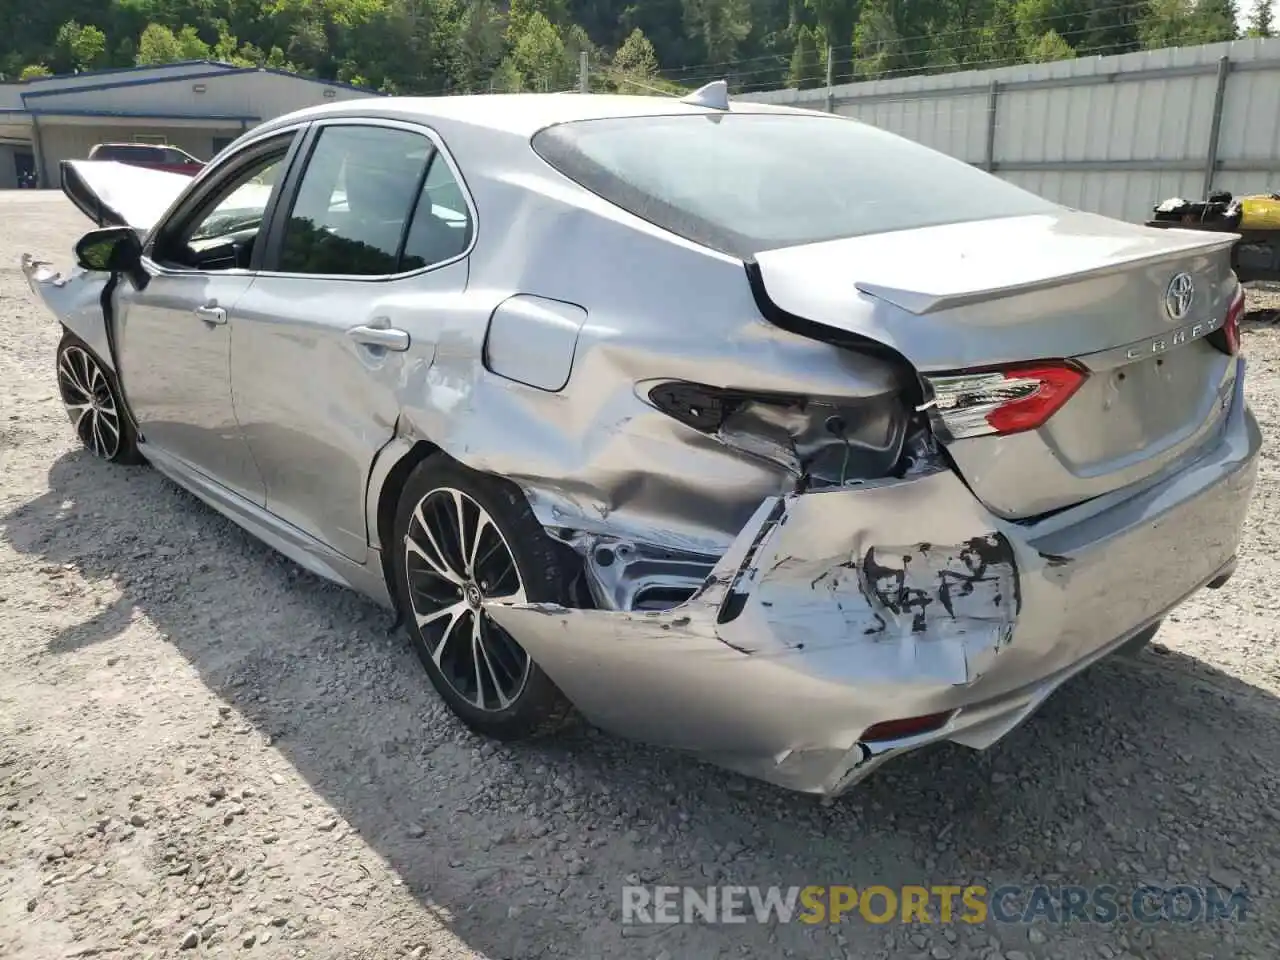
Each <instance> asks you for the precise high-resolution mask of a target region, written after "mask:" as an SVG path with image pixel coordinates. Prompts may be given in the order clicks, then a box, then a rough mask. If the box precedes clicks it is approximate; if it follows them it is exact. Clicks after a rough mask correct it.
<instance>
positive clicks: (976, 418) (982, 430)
mask: <svg viewBox="0 0 1280 960" xmlns="http://www.w3.org/2000/svg"><path fill="white" fill-rule="evenodd" d="M1088 375H1089V374H1088V371H1086V370H1085V369H1084V368H1082V367H1080V366H1077V365H1076V364H1074V363H1069V362H1066V361H1041V362H1038V363H1028V364H1019V365H1017V366H1011V367H1005V368H1003V369H999V370H983V371H975V372H973V373H961V374H949V375H947V376H939V377H929V378H928V380H929V384H930V386H932V387H933V394H934V401H933V404H932V406H933V409H934V411H935V414H936V416H935V421H936V425H937V426H940V427H941V428H942V431H943V432H945V433H946V434H947V436H945V437H943V438H942V439H944V440H947V439H950V440H962V439H964V438H965V437H980V436H984V435H986V434H992V433H996V434H1010V433H1021V432H1022V431H1024V430H1034V429H1036V428H1037V427H1040V426H1042V425H1043V424H1044V423H1045V421H1047V420H1048V419H1049V418H1050V417H1051V416H1053V415H1054V414H1055V413H1057V412H1058V410H1060V409H1061V408H1062V405H1063V404H1064V403H1066V402H1067V401H1068V400H1070V399H1071V395H1072V394H1074V393H1075V392H1076V391H1077V390H1078V389H1080V385H1081V384H1082V383H1084V381H1085V378H1086V377H1088Z"/></svg>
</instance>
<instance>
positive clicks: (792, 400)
mask: <svg viewBox="0 0 1280 960" xmlns="http://www.w3.org/2000/svg"><path fill="white" fill-rule="evenodd" d="M648 397H649V402H650V403H652V404H653V405H654V406H655V407H657V408H658V409H659V410H661V411H662V412H663V413H665V414H666V415H667V416H669V417H672V418H674V419H676V420H678V421H680V422H681V423H683V424H685V425H686V426H689V427H693V428H694V429H695V430H698V431H700V432H702V433H705V434H708V435H711V436H714V437H716V439H718V440H720V441H721V442H722V443H724V444H725V445H726V446H730V447H733V448H734V449H736V450H740V451H742V452H743V453H748V454H751V455H753V456H756V457H760V458H763V459H765V460H768V461H770V462H772V463H776V464H778V465H779V466H781V467H783V468H784V469H786V470H788V471H790V472H792V473H794V474H796V475H797V476H804V477H807V478H808V480H809V482H810V483H816V484H818V485H828V484H838V485H844V484H845V483H848V482H850V481H862V480H868V479H877V478H880V477H884V476H887V475H889V474H890V472H891V471H892V470H893V469H894V468H895V466H896V465H897V464H898V462H899V460H900V459H901V456H902V448H903V442H904V438H905V435H906V427H907V421H908V416H907V414H908V408H907V406H906V404H904V403H903V402H902V401H901V399H900V398H899V397H897V396H896V395H894V394H881V395H877V396H870V397H857V398H844V397H839V398H820V397H806V396H798V395H795V394H781V393H769V392H765V391H760V392H756V391H750V390H738V389H726V388H722V387H713V386H708V385H706V384H699V383H688V382H685V381H667V382H664V383H659V384H658V385H656V386H654V387H653V388H652V389H650V390H649V392H648Z"/></svg>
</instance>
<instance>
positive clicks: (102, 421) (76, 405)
mask: <svg viewBox="0 0 1280 960" xmlns="http://www.w3.org/2000/svg"><path fill="white" fill-rule="evenodd" d="M56 369H57V376H58V392H59V393H60V394H61V395H62V404H63V407H64V408H65V409H66V411H67V416H68V418H69V419H70V420H71V426H72V429H74V430H75V432H76V436H77V437H78V438H79V440H80V443H81V444H83V445H84V448H85V449H86V450H88V451H89V452H90V453H91V454H93V455H94V456H95V457H97V458H98V459H100V460H106V461H107V462H109V463H122V464H139V463H145V462H146V460H145V458H144V457H143V456H142V453H141V452H140V451H139V450H138V435H137V433H136V432H135V431H134V429H133V422H132V421H131V420H130V419H129V412H128V410H126V409H125V405H124V397H123V395H122V394H121V392H120V384H119V382H118V381H117V380H116V377H115V374H114V373H112V372H111V370H110V368H109V367H108V366H107V365H106V364H105V363H103V362H102V361H101V360H99V359H98V356H97V355H96V354H95V353H94V352H93V350H92V349H91V348H90V347H89V345H88V344H87V343H85V342H84V341H83V340H81V339H80V338H79V337H77V336H76V335H75V334H74V333H71V332H70V331H67V333H65V334H64V335H63V337H62V341H61V342H60V343H59V344H58V361H57V368H56Z"/></svg>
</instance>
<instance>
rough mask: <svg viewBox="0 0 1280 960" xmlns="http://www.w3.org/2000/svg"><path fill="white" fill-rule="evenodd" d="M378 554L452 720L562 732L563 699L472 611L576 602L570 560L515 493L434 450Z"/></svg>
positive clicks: (524, 734)
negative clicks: (386, 558) (386, 553)
mask: <svg viewBox="0 0 1280 960" xmlns="http://www.w3.org/2000/svg"><path fill="white" fill-rule="evenodd" d="M387 549H389V550H391V551H392V568H393V574H394V577H395V587H396V593H397V599H398V600H399V603H400V605H401V609H402V610H403V611H404V615H405V622H406V625H407V628H408V631H409V636H410V639H411V641H412V643H413V647H414V651H415V652H416V653H417V654H418V658H419V659H420V660H421V661H422V665H423V667H424V668H425V669H426V671H427V676H428V677H430V678H431V683H432V685H433V686H434V687H435V688H436V690H437V691H438V692H439V694H440V696H441V697H442V698H443V699H444V701H445V703H446V704H448V705H449V708H450V709H451V710H452V711H453V712H454V714H455V715H457V717H458V718H459V719H460V720H462V722H463V723H465V724H466V725H467V726H468V727H470V728H471V729H472V730H474V731H475V732H477V733H480V734H483V735H485V736H488V737H493V738H495V739H498V740H521V739H527V738H531V737H536V736H542V735H545V734H548V733H552V732H554V731H556V730H558V729H560V728H561V727H563V726H564V725H565V723H566V722H567V721H568V719H569V717H570V716H571V715H572V709H573V708H572V706H571V704H570V703H569V701H568V700H567V699H566V698H565V696H564V694H562V693H561V692H560V690H559V689H558V688H557V687H556V685H555V684H554V683H552V681H551V678H550V677H548V676H547V675H546V674H545V673H543V672H542V670H541V669H540V668H539V667H538V665H537V664H536V663H534V662H533V660H532V658H531V657H529V655H528V654H527V653H526V652H525V650H524V648H523V647H521V646H520V644H519V643H518V641H517V640H516V639H515V638H514V637H512V636H511V635H510V634H508V633H507V632H506V631H505V630H503V629H502V628H501V627H499V626H498V625H497V624H496V623H495V622H494V621H493V620H492V618H491V617H489V615H488V614H487V613H486V612H485V611H484V609H483V608H482V607H481V606H480V601H481V600H482V599H484V598H490V599H492V598H496V597H509V598H510V602H528V603H559V604H569V603H570V602H571V599H572V597H573V596H574V588H573V587H574V572H575V571H574V568H573V565H572V560H573V559H574V558H573V555H572V554H571V553H570V552H569V551H568V550H567V548H565V547H564V546H563V545H561V544H559V543H557V542H556V541H554V540H552V539H551V538H550V537H548V536H547V535H546V533H545V531H544V530H543V529H542V525H541V524H540V523H539V522H538V520H537V518H536V517H534V515H533V511H532V510H531V509H530V508H529V505H528V503H527V502H526V501H525V499H524V496H523V494H521V492H520V490H519V489H518V488H517V487H515V486H514V485H513V484H511V483H509V482H507V481H504V480H501V479H499V478H496V477H492V476H489V475H486V474H481V473H477V472H475V471H473V470H469V469H468V468H466V467H464V466H462V465H461V464H459V463H458V462H457V461H455V460H453V459H451V458H450V457H448V456H447V455H445V454H443V453H436V454H432V455H431V456H429V457H427V458H426V459H425V460H423V461H422V463H420V464H418V466H416V467H415V468H414V470H413V472H412V473H410V474H409V478H408V479H407V480H406V481H405V485H404V489H403V490H402V491H401V492H400V504H399V507H398V509H397V511H396V519H395V526H394V533H393V537H392V541H391V543H390V544H388V545H387Z"/></svg>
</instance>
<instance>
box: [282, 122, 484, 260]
mask: <svg viewBox="0 0 1280 960" xmlns="http://www.w3.org/2000/svg"><path fill="white" fill-rule="evenodd" d="M450 186H452V187H453V188H454V191H456V192H457V194H458V201H457V203H455V206H459V205H460V209H455V208H454V207H450V206H449V204H450V203H451V202H453V200H454V197H453V193H452V192H451V191H450V189H449V188H450ZM456 188H457V182H456V180H454V178H453V175H452V173H451V172H450V171H449V168H448V165H447V163H446V162H445V161H444V158H443V157H442V156H440V154H439V153H438V151H437V150H436V149H435V145H434V144H433V143H432V142H431V140H430V139H429V138H428V137H426V136H424V135H421V134H417V133H413V132H411V131H408V130H400V129H392V128H390V127H374V126H367V125H360V126H331V127H326V128H324V129H323V130H322V131H321V132H320V136H319V139H318V140H317V141H316V145H315V148H314V150H312V153H311V157H310V159H309V160H308V162H307V167H306V170H305V171H304V172H303V175H302V181H301V183H300V184H299V187H298V194H297V197H296V199H295V200H294V203H293V207H292V210H291V211H290V213H289V219H288V221H287V223H286V224H285V228H284V239H283V244H282V247H281V252H280V263H279V267H278V269H279V270H281V271H282V272H285V273H310V274H325V275H330V276H332V275H339V276H367V277H372V276H387V275H389V274H395V273H404V272H406V271H409V270H417V269H421V268H423V267H426V266H429V265H431V264H435V263H440V262H442V261H444V260H447V259H451V258H452V257H455V256H457V255H459V254H461V253H462V252H463V251H464V250H465V249H466V247H467V245H468V243H469V242H470V237H471V229H472V225H471V219H470V216H469V215H468V213H467V208H466V205H465V204H463V203H461V197H460V191H457V189H456ZM437 195H438V196H439V197H440V203H439V204H438V205H437V204H436V202H435V199H434V198H435V196H437Z"/></svg>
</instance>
